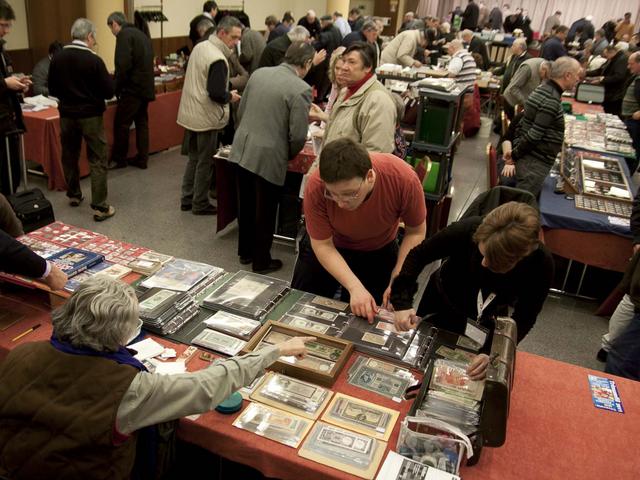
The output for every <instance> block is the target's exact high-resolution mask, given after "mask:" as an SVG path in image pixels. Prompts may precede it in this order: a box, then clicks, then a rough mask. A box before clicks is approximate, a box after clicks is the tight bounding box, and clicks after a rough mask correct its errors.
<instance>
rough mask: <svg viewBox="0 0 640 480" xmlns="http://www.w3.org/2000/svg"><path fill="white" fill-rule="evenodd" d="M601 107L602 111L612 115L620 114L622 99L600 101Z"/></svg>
mask: <svg viewBox="0 0 640 480" xmlns="http://www.w3.org/2000/svg"><path fill="white" fill-rule="evenodd" d="M602 108H603V110H604V113H610V114H612V115H618V116H620V112H622V99H619V100H605V101H604V102H602Z"/></svg>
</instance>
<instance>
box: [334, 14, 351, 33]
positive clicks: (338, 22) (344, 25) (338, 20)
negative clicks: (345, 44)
mask: <svg viewBox="0 0 640 480" xmlns="http://www.w3.org/2000/svg"><path fill="white" fill-rule="evenodd" d="M333 25H334V26H335V27H336V28H337V29H338V30H340V35H342V38H344V37H346V36H347V35H349V34H350V33H351V26H350V25H349V22H347V21H346V20H345V19H344V17H343V16H342V14H341V13H340V12H337V11H336V12H333Z"/></svg>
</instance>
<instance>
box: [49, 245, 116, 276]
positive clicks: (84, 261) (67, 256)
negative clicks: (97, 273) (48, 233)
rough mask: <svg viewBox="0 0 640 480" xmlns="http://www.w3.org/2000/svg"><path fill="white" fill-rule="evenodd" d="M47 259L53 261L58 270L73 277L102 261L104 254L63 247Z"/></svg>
mask: <svg viewBox="0 0 640 480" xmlns="http://www.w3.org/2000/svg"><path fill="white" fill-rule="evenodd" d="M47 260H48V261H50V262H53V263H54V264H55V265H56V266H57V267H58V268H59V269H60V270H62V271H63V272H64V273H66V274H67V277H73V276H75V275H77V274H79V273H80V272H82V271H84V270H86V269H87V268H89V267H92V266H94V265H95V264H97V263H100V262H102V261H104V255H101V254H99V253H94V252H89V251H87V250H80V249H79V248H65V249H64V250H61V251H59V252H58V253H54V254H53V255H51V256H50V257H49V258H47Z"/></svg>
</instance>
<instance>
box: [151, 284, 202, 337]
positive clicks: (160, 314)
mask: <svg viewBox="0 0 640 480" xmlns="http://www.w3.org/2000/svg"><path fill="white" fill-rule="evenodd" d="M139 309H140V318H141V319H142V322H143V326H144V328H145V329H146V330H149V331H151V332H154V333H158V334H161V335H167V334H171V333H175V332H176V331H178V330H179V329H180V328H181V327H182V326H183V325H184V324H185V323H187V322H188V321H189V320H191V319H192V318H193V317H195V316H196V315H198V310H199V309H198V304H197V303H196V301H195V300H194V299H193V297H192V296H191V295H189V294H188V293H184V292H176V291H173V290H167V289H163V288H151V289H149V290H148V291H146V292H145V293H144V294H142V295H141V296H140V298H139Z"/></svg>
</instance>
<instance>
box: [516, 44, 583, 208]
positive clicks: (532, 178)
mask: <svg viewBox="0 0 640 480" xmlns="http://www.w3.org/2000/svg"><path fill="white" fill-rule="evenodd" d="M549 76H550V78H549V80H547V81H545V82H544V83H542V84H541V85H540V86H539V87H538V88H536V89H535V90H534V91H533V93H532V94H531V95H530V96H529V98H528V100H527V102H526V103H525V106H524V116H523V117H522V120H521V121H520V123H519V124H518V127H517V130H516V135H515V138H514V141H513V150H512V151H511V152H505V156H504V158H505V163H506V164H507V165H510V164H511V165H512V164H514V163H515V166H516V182H517V183H516V186H517V187H518V188H520V189H522V190H527V191H528V192H531V193H532V194H533V195H535V196H536V197H537V196H538V195H539V194H540V190H541V189H542V184H543V183H544V179H545V178H546V177H547V175H548V174H549V171H550V170H551V167H552V165H553V162H554V161H555V159H556V155H557V154H558V153H559V152H560V150H561V149H562V142H563V141H564V112H563V110H562V92H564V91H565V90H571V89H573V88H574V87H575V85H576V83H578V81H579V80H580V64H579V63H578V61H577V60H575V59H573V58H571V57H561V58H559V59H558V60H556V61H555V62H554V63H553V65H552V66H551V72H550V75H549Z"/></svg>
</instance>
